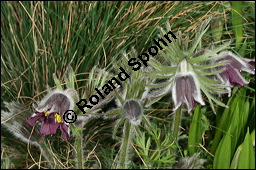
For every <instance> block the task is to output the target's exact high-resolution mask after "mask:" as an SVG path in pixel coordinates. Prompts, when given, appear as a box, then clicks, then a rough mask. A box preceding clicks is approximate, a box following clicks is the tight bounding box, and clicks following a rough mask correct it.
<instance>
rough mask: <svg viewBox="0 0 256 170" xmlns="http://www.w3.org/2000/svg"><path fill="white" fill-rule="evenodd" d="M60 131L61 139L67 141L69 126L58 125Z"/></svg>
mask: <svg viewBox="0 0 256 170" xmlns="http://www.w3.org/2000/svg"><path fill="white" fill-rule="evenodd" d="M60 130H61V132H62V134H61V137H62V138H63V139H64V140H66V141H67V140H69V139H70V136H69V126H68V125H66V124H65V123H61V124H60Z"/></svg>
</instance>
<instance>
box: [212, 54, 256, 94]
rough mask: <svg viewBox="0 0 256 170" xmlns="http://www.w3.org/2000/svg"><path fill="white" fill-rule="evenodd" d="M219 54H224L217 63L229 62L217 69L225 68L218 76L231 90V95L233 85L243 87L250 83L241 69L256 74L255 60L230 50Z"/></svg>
mask: <svg viewBox="0 0 256 170" xmlns="http://www.w3.org/2000/svg"><path fill="white" fill-rule="evenodd" d="M219 55H224V57H223V58H221V59H219V60H218V61H217V63H220V62H224V61H225V62H227V64H225V65H222V66H219V67H218V68H217V70H221V69H223V71H222V72H221V73H219V74H217V75H216V78H217V79H218V80H219V81H220V82H221V83H222V84H224V85H226V86H227V90H228V91H229V97H230V95H231V87H232V86H236V87H242V86H245V85H247V84H248V83H249V81H246V80H245V79H244V77H243V76H242V74H241V71H245V72H247V73H250V74H255V60H250V59H246V58H242V57H238V56H236V55H235V54H234V53H232V52H229V51H224V52H221V53H220V54H219Z"/></svg>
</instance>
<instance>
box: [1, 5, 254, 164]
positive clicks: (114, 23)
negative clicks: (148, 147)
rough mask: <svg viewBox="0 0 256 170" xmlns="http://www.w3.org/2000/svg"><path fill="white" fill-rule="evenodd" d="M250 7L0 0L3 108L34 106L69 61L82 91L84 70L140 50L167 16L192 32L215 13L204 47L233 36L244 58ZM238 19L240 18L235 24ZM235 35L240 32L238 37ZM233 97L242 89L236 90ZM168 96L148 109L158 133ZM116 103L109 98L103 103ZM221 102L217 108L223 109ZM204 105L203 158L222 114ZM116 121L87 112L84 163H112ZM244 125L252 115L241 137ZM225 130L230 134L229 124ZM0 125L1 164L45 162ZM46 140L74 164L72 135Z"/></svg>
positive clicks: (167, 117)
mask: <svg viewBox="0 0 256 170" xmlns="http://www.w3.org/2000/svg"><path fill="white" fill-rule="evenodd" d="M254 6H255V2H243V3H242V6H239V11H237V10H236V11H237V13H234V9H235V7H234V5H232V4H231V3H230V2H227V1H225V2H219V1H217V2H216V1H207V2H199V1H195V2H190V1H185V2H179V1H175V2H172V1H165V2H160V1H156V2H153V1H149V2H146V1H137V2H134V1H132V2H130V1H127V2H125V1H110V2H99V1H93V2H80V1H76V2H75V1H65V2H55V1H48V2H44V1H33V2H30V1H19V2H11V1H1V35H2V39H1V94H2V95H1V109H2V108H4V106H3V105H2V103H3V101H17V102H19V103H22V104H24V105H27V106H28V107H31V104H32V103H35V102H37V101H39V100H40V99H42V96H43V95H45V94H46V92H47V90H46V89H47V85H49V86H51V87H53V84H54V79H52V75H53V74H55V75H56V78H58V79H60V80H63V79H64V75H65V74H66V71H67V67H68V65H70V66H71V67H72V68H73V69H74V72H75V74H76V82H75V83H76V85H77V88H78V89H79V90H78V91H79V93H80V94H81V91H82V89H83V88H81V87H82V86H83V85H84V84H85V83H84V81H87V78H88V72H89V71H90V70H91V69H92V68H93V67H94V66H95V65H98V66H100V67H102V68H103V67H106V68H107V69H109V68H111V67H112V65H113V64H115V63H118V62H119V59H120V58H121V55H120V54H122V53H123V51H124V50H126V51H130V49H131V48H132V47H133V46H134V47H135V48H136V50H137V51H138V54H140V53H142V52H144V51H145V50H147V49H148V48H149V47H150V46H151V45H152V41H153V39H154V38H157V34H158V33H159V32H158V31H157V27H158V26H163V25H164V24H165V23H166V22H169V23H170V25H171V27H172V30H173V32H174V33H176V32H177V31H181V32H182V34H188V36H190V37H193V36H194V35H195V30H196V29H197V28H198V26H199V25H201V22H202V21H203V20H205V19H206V18H208V17H209V16H212V17H213V20H212V22H216V23H218V24H219V26H220V27H221V29H220V28H219V29H218V30H216V29H209V31H207V32H206V34H205V35H206V36H205V37H203V42H204V44H202V47H205V46H208V45H209V44H210V43H211V42H212V41H213V40H216V41H214V43H213V45H217V44H219V43H220V44H221V43H222V42H224V41H227V40H230V39H233V40H234V41H233V43H232V50H233V51H237V52H238V53H239V54H241V55H242V54H243V57H246V58H255V57H254V52H255V42H254V41H255V7H254ZM232 13H233V15H232ZM241 13H242V14H243V15H242V16H241V15H239V16H237V17H236V18H234V17H235V16H234V14H235V15H236V14H241ZM238 20H239V22H240V23H238V24H236V23H235V22H238ZM241 20H242V21H241ZM238 29H239V30H242V34H241V31H240V33H239V36H238V35H237V33H236V32H237V31H236V30H238ZM220 30H221V31H220ZM219 34H221V36H220V35H219ZM213 35H214V36H218V38H217V39H216V38H215V37H213ZM238 37H242V41H241V40H238ZM244 42H246V43H244ZM238 44H240V45H238ZM249 78H250V77H249V76H248V77H246V79H249ZM254 85H255V80H254V79H252V78H251V83H250V85H248V86H246V87H244V88H246V89H248V91H247V94H246V95H248V96H250V97H251V98H254V101H255V97H254V93H255V91H254V88H253V87H254ZM80 96H81V95H80ZM235 97H237V98H239V97H240V96H239V94H236V96H235ZM169 100H170V96H166V97H164V98H163V99H161V100H160V101H159V102H158V103H156V104H154V105H153V107H152V108H151V109H149V110H147V115H146V116H147V118H149V119H150V120H151V122H152V124H155V125H157V127H158V128H159V129H160V130H162V133H163V134H161V135H165V133H169V132H168V131H163V129H164V126H165V124H167V123H168V124H169V123H170V122H171V119H172V116H173V114H172V109H171V108H173V107H172V104H170V101H169ZM223 100H226V99H223ZM236 100H239V99H236ZM252 103H253V102H251V103H249V105H250V108H254V106H253V104H252ZM113 106H114V104H113V103H112V104H110V105H109V106H107V107H108V108H110V107H113ZM218 109H219V110H220V111H219V113H221V108H218ZM209 110H210V109H209V108H208V106H206V108H204V109H202V113H201V114H202V115H204V117H205V116H206V117H207V118H208V119H209V122H210V124H211V128H210V130H207V131H206V132H205V134H204V136H203V137H202V138H203V139H202V140H203V142H201V143H202V145H201V143H200V148H199V149H198V150H199V151H200V152H202V154H201V157H204V158H206V157H207V156H209V155H210V154H209V150H210V147H211V143H212V142H213V140H214V139H213V136H214V135H215V133H216V131H218V129H216V128H218V126H216V122H218V121H219V120H218V119H220V117H221V114H220V115H218V116H217V117H215V116H214V115H213V113H212V112H211V111H209ZM21 114H22V113H21ZM249 115H250V116H251V117H255V111H254V109H250V110H249ZM185 117H186V118H185ZM181 119H182V120H181V121H182V124H181V125H182V127H181V128H182V134H181V135H182V136H183V138H185V139H186V138H187V136H189V135H188V133H189V127H190V122H191V120H192V116H191V115H183V116H182V118H181ZM229 123H230V122H229ZM113 126H114V121H113V120H102V119H92V120H90V121H89V122H88V123H87V124H86V125H85V127H84V128H85V130H84V136H83V138H84V139H83V140H84V141H87V142H86V143H84V146H83V147H84V148H85V153H84V157H85V167H87V168H92V167H98V168H110V167H111V163H112V162H113V159H114V157H115V155H116V154H117V151H118V149H117V148H119V147H118V143H115V141H114V140H113V139H112V138H111V132H112V127H113ZM248 126H249V127H250V130H252V129H255V122H253V121H252V120H250V121H249V120H248V122H247V124H246V125H244V128H243V129H242V132H241V134H242V135H241V136H244V135H245V134H246V130H247V127H248ZM221 130H223V129H221ZM223 131H224V132H225V133H227V128H225V129H224V130H223ZM1 132H3V133H1V137H2V138H1V140H2V144H1V149H2V153H1V158H2V168H46V167H44V163H43V160H42V159H41V155H40V152H39V151H38V150H36V148H34V147H31V148H29V151H30V153H31V154H28V148H27V146H26V145H25V144H23V143H21V142H19V141H18V140H16V139H13V137H12V136H10V134H9V133H8V132H6V131H5V130H2V129H1ZM47 139H48V140H47V141H49V142H50V143H49V144H50V146H51V149H52V151H53V152H54V155H55V156H56V157H57V160H59V161H60V162H61V163H62V164H61V167H63V168H74V165H75V163H74V157H75V153H74V151H73V147H74V146H73V145H72V142H74V141H73V139H71V141H70V143H68V144H67V143H65V142H62V140H61V139H60V138H58V137H56V136H55V135H54V136H49V137H48V138H47ZM239 142H240V143H241V142H243V141H239ZM216 143H217V144H216V145H218V144H219V142H216ZM240 143H239V144H240ZM136 147H137V146H136ZM216 147H217V146H216ZM140 149H141V148H140ZM140 152H141V153H143V152H145V150H143V149H142V150H141V151H140ZM152 153H153V152H152ZM159 153H160V152H159ZM186 153H187V144H186V143H184V144H182V146H179V152H177V153H176V155H175V156H176V157H177V161H178V160H180V159H181V158H182V157H183V155H184V156H186ZM156 154H158V153H156ZM137 155H138V157H135V158H134V163H135V164H136V165H134V167H141V168H145V166H144V165H143V164H142V159H141V158H140V157H139V156H141V155H142V154H137ZM168 156H170V155H168V154H167V157H168ZM144 159H147V158H146V157H143V160H144ZM150 161H152V160H149V162H150ZM153 161H155V160H153ZM171 162H172V161H171ZM212 164H213V159H212V158H210V159H208V162H207V165H206V167H212ZM154 165H155V166H154V168H159V167H158V166H161V167H163V166H165V167H170V165H169V164H168V165H167V164H164V163H162V162H161V164H160V165H158V163H154ZM163 168H164V167H163Z"/></svg>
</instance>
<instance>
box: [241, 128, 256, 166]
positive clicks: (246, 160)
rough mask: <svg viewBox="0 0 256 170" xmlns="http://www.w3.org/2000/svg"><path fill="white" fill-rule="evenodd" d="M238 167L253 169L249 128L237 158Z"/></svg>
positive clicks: (252, 151)
mask: <svg viewBox="0 0 256 170" xmlns="http://www.w3.org/2000/svg"><path fill="white" fill-rule="evenodd" d="M237 168H238V169H255V153H254V148H253V145H252V141H251V135H250V132H249V128H248V129H247V133H246V135H245V139H244V142H243V144H242V151H241V153H240V156H239V160H238V165H237Z"/></svg>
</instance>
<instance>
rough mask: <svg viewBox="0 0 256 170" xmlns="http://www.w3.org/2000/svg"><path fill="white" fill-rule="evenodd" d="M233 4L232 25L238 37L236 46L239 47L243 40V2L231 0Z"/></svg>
mask: <svg viewBox="0 0 256 170" xmlns="http://www.w3.org/2000/svg"><path fill="white" fill-rule="evenodd" d="M231 6H232V10H231V12H232V25H233V27H234V32H235V37H236V48H239V47H240V46H241V43H242V42H243V10H242V8H243V2H242V1H231Z"/></svg>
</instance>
